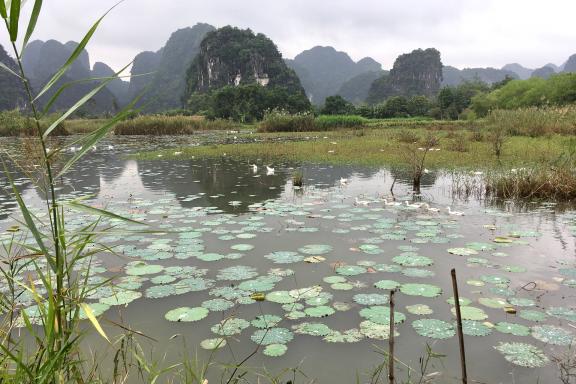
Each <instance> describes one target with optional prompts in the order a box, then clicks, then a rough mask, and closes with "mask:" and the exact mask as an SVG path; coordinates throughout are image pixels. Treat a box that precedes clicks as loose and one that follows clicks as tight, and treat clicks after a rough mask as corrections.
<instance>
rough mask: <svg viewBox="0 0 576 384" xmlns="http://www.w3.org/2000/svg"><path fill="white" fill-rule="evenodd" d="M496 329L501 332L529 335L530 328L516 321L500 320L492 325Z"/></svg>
mask: <svg viewBox="0 0 576 384" xmlns="http://www.w3.org/2000/svg"><path fill="white" fill-rule="evenodd" d="M494 328H495V329H496V330H497V331H499V332H502V333H509V334H511V335H514V336H528V335H530V328H528V327H526V326H525V325H521V324H516V323H508V322H506V321H502V322H500V323H497V324H496V326H495V327H494Z"/></svg>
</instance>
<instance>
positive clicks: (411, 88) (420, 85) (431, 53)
mask: <svg viewBox="0 0 576 384" xmlns="http://www.w3.org/2000/svg"><path fill="white" fill-rule="evenodd" d="M441 82H442V61H441V60H440V52H438V50H436V49H434V48H428V49H425V50H422V49H416V50H414V51H412V52H411V53H406V54H403V55H400V56H398V58H397V59H396V61H395V62H394V67H393V68H392V70H391V71H390V74H389V75H385V76H382V77H380V78H379V79H377V80H376V81H375V82H374V83H373V84H372V86H371V87H370V91H369V93H368V98H367V101H368V102H369V103H378V102H380V101H383V100H386V99H387V98H389V97H392V96H405V97H411V96H417V95H418V96H419V95H423V96H428V97H434V96H436V94H438V91H439V90H440V84H441Z"/></svg>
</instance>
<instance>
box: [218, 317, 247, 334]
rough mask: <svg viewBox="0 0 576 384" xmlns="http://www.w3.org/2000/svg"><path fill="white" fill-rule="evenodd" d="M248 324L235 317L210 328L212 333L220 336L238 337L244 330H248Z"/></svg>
mask: <svg viewBox="0 0 576 384" xmlns="http://www.w3.org/2000/svg"><path fill="white" fill-rule="evenodd" d="M249 326H250V323H249V322H248V321H246V320H244V319H238V318H235V317H232V318H229V319H225V320H222V321H221V322H220V323H218V324H215V325H213V326H212V328H210V330H211V331H212V332H214V333H215V334H217V335H220V336H234V335H239V334H240V333H241V332H242V331H243V330H244V329H246V328H248V327H249Z"/></svg>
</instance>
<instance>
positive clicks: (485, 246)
mask: <svg viewBox="0 0 576 384" xmlns="http://www.w3.org/2000/svg"><path fill="white" fill-rule="evenodd" d="M466 247H467V248H471V249H473V250H475V251H493V250H495V249H496V247H495V246H494V245H492V244H489V243H479V242H472V243H468V244H466Z"/></svg>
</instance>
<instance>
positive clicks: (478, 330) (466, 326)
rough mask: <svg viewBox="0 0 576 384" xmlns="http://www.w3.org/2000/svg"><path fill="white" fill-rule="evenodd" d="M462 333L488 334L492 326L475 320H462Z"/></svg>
mask: <svg viewBox="0 0 576 384" xmlns="http://www.w3.org/2000/svg"><path fill="white" fill-rule="evenodd" d="M462 333H464V334H465V335H467V336H488V335H489V334H491V333H492V328H490V327H488V326H486V325H484V324H482V323H481V322H479V321H474V320H462Z"/></svg>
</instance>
